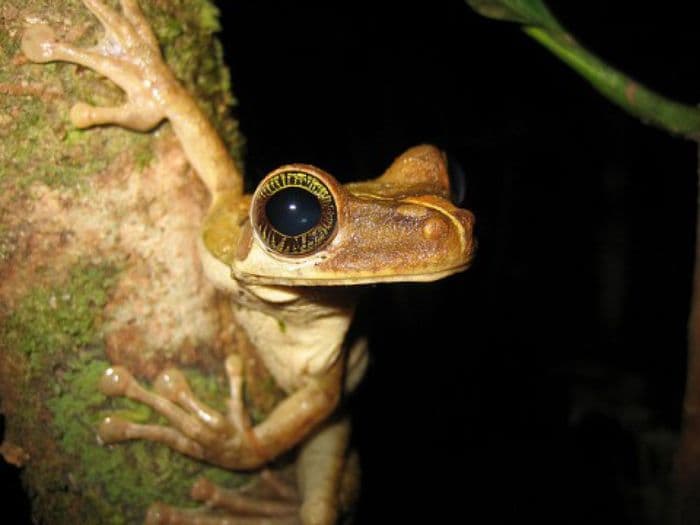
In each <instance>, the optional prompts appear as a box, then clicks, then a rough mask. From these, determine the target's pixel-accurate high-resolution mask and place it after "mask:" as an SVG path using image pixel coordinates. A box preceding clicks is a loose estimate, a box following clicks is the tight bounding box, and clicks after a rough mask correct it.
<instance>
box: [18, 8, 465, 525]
mask: <svg viewBox="0 0 700 525" xmlns="http://www.w3.org/2000/svg"><path fill="white" fill-rule="evenodd" d="M83 2H84V4H85V6H86V7H87V8H88V9H89V10H90V11H91V12H92V13H94V15H95V16H96V17H97V18H98V20H99V21H100V23H101V24H102V26H103V27H104V31H105V32H104V36H103V37H102V38H101V40H100V41H99V42H98V44H97V45H96V46H94V47H93V48H90V49H83V48H79V47H75V46H73V45H70V44H68V43H64V42H61V41H59V40H58V39H57V38H56V36H55V34H54V32H53V30H52V29H51V28H50V27H49V26H47V25H44V24H35V25H32V26H30V27H29V28H28V29H27V30H26V32H25V33H24V35H23V38H22V50H23V52H24V54H25V55H26V56H27V57H28V58H29V59H30V60H31V61H34V62H39V63H45V62H51V61H65V62H72V63H76V64H80V65H82V66H85V67H88V68H91V69H93V70H95V71H97V72H99V73H101V74H102V75H104V76H105V77H107V78H109V79H111V80H112V81H114V82H115V83H116V84H117V85H118V86H120V87H121V88H122V89H123V90H124V92H125V93H126V95H127V102H126V103H125V104H124V105H122V106H120V107H93V106H89V105H87V104H85V103H81V102H79V103H77V104H76V105H75V106H74V107H73V108H72V109H71V112H70V118H71V120H72V122H73V123H74V124H75V125H76V126H77V127H79V128H88V127H91V126H95V125H104V124H116V125H119V126H123V127H125V128H130V129H135V130H143V131H146V130H149V129H152V128H153V127H155V126H156V125H158V124H159V123H160V122H162V121H163V120H168V121H169V122H170V124H171V126H172V129H173V131H174V133H175V135H176V136H177V138H178V140H179V142H180V144H181V146H182V148H183V150H184V152H185V155H186V158H187V160H188V162H189V163H190V164H191V166H192V168H193V169H194V170H195V171H196V173H197V175H198V176H199V178H200V179H201V181H202V182H203V184H204V186H205V187H206V189H207V190H208V192H209V195H210V197H211V199H210V205H209V210H208V214H207V218H206V220H205V221H204V224H203V225H202V235H201V240H200V242H199V254H200V260H201V264H202V266H203V268H204V271H205V274H206V275H207V277H208V278H209V279H210V280H211V281H212V282H213V283H214V284H215V285H216V286H217V287H219V288H220V289H222V290H224V291H226V292H227V293H228V294H230V297H231V299H232V303H233V309H234V316H235V319H236V321H237V322H238V323H239V325H240V326H241V327H242V329H243V330H245V332H246V334H247V336H248V337H249V339H250V340H251V342H252V343H253V345H254V346H255V348H256V351H257V353H258V354H259V357H260V359H261V361H262V362H263V364H264V365H265V366H266V367H267V368H268V369H269V371H270V373H271V374H272V376H273V377H274V379H275V380H276V382H277V383H278V384H279V386H280V387H281V388H282V389H283V390H284V392H285V395H286V397H285V398H284V399H283V400H282V401H280V402H279V404H278V405H277V406H276V407H275V408H274V409H273V411H272V412H271V413H270V414H269V415H268V416H267V417H266V418H265V419H264V420H263V421H261V422H259V423H257V424H253V423H252V420H251V417H250V415H249V414H248V411H247V409H246V406H245V403H244V399H243V377H244V376H243V366H244V365H243V362H242V360H241V358H240V356H238V355H236V354H233V355H230V356H229V357H228V358H227V359H226V362H225V370H226V373H227V376H228V380H229V384H230V398H229V400H228V406H227V411H226V413H224V414H222V413H219V412H217V411H216V410H214V409H212V408H210V407H208V406H206V405H205V404H203V403H202V402H200V401H199V400H198V399H197V398H196V396H195V395H194V394H193V393H192V391H191V390H190V388H189V386H188V384H187V381H186V379H185V378H184V376H183V374H182V373H181V372H179V371H178V370H177V369H168V370H165V371H163V372H162V373H161V374H160V375H159V376H158V377H157V378H156V380H155V381H154V385H153V388H152V389H147V388H145V387H144V386H142V385H141V384H140V383H139V382H138V381H137V380H136V379H135V378H134V377H133V376H132V375H131V374H130V373H129V371H128V370H127V369H126V368H125V367H122V366H112V367H111V368H109V369H108V370H107V371H106V372H105V374H104V377H103V379H102V382H101V386H100V388H101V389H102V390H103V391H104V392H105V393H107V394H108V395H111V396H126V397H129V398H131V399H134V400H137V401H139V402H142V403H145V404H146V405H149V406H150V407H152V408H153V409H154V410H155V411H156V412H158V413H160V414H162V415H164V416H165V417H166V418H167V419H168V421H169V423H170V424H169V425H146V424H137V423H133V422H129V421H126V420H123V419H120V418H119V417H117V416H109V417H107V418H106V419H105V420H104V421H103V422H102V424H101V425H100V427H99V429H98V435H99V438H100V440H101V442H102V443H105V444H111V443H116V442H120V441H124V440H133V439H146V440H151V441H156V442H159V443H163V444H165V445H166V446H168V447H171V448H172V449H174V450H176V451H179V452H181V453H183V454H187V455H189V456H192V457H194V458H197V459H200V460H203V461H206V462H210V463H212V464H215V465H218V466H221V467H224V468H229V469H240V470H259V469H261V468H263V467H264V466H265V465H266V464H268V463H269V462H270V461H272V460H274V459H275V458H277V457H279V456H280V455H282V454H284V453H285V452H287V451H289V450H291V449H293V448H297V449H298V456H297V462H296V472H297V483H296V485H297V487H296V488H295V490H296V492H294V491H292V490H291V489H290V488H289V487H286V486H284V485H282V484H280V483H278V482H277V481H275V480H274V478H273V477H272V476H268V475H267V473H265V474H263V478H267V479H268V483H269V485H270V487H272V488H273V489H274V490H273V492H275V493H276V495H277V496H278V497H277V498H276V499H277V501H272V500H266V501H263V500H255V501H253V500H252V499H251V498H250V497H246V496H245V495H244V494H241V493H240V492H232V491H226V490H225V489H223V488H221V487H218V486H216V485H214V484H213V483H210V482H208V481H206V480H200V481H198V482H197V483H196V484H195V487H194V489H193V496H194V497H195V498H196V499H198V500H200V501H203V502H204V503H206V507H207V509H206V510H194V511H193V510H191V509H190V510H183V509H177V508H173V507H169V506H165V505H154V506H153V507H152V508H151V509H150V510H149V512H148V516H147V518H146V520H147V522H149V523H192V524H195V523H219V524H222V525H223V524H226V523H234V522H235V523H238V521H235V520H234V518H231V516H230V515H234V516H235V515H244V516H248V517H247V518H245V519H248V520H251V521H245V523H280V524H281V523H301V524H303V525H312V524H313V525H331V524H333V523H335V522H336V520H337V517H338V512H339V511H338V506H339V501H340V500H341V499H343V498H346V497H347V493H348V492H349V491H350V492H351V490H350V488H349V487H351V486H353V485H355V483H354V478H355V477H356V476H357V468H356V463H355V462H353V461H351V460H348V458H349V457H351V456H349V453H348V440H349V435H350V425H349V421H348V418H347V417H345V416H343V415H342V414H337V413H336V411H337V410H336V409H337V408H338V405H339V401H340V400H341V397H342V396H343V395H345V394H347V393H349V392H351V391H352V390H353V389H354V388H355V386H356V385H357V384H358V382H359V381H360V379H361V377H362V375H363V372H364V370H365V367H366V364H367V353H366V344H365V343H364V341H363V340H360V341H356V342H351V341H346V335H347V332H348V328H349V326H350V323H351V320H352V318H353V312H354V308H355V302H356V298H357V293H356V291H357V289H358V288H361V286H360V285H366V284H369V283H383V282H396V281H432V280H435V279H439V278H442V277H445V276H448V275H451V274H453V273H455V272H459V271H461V270H464V269H465V268H467V266H468V265H469V263H470V261H471V259H472V256H473V253H474V248H475V241H474V239H473V223H474V218H473V215H472V214H471V213H470V212H469V211H466V210H463V209H460V208H458V207H457V206H455V205H454V204H453V203H451V201H450V198H449V195H450V185H449V177H448V174H447V169H446V161H445V159H444V156H443V154H442V153H441V152H440V151H439V150H438V149H436V148H435V147H433V146H429V145H420V146H416V147H413V148H411V149H409V150H408V151H406V152H405V153H403V154H402V155H400V156H399V157H398V158H397V159H396V160H395V161H394V162H393V164H392V165H391V166H390V167H389V168H388V169H387V170H386V171H385V172H384V173H383V174H382V175H381V176H379V177H378V178H375V179H373V180H368V181H365V182H356V183H351V184H346V185H341V184H340V183H339V182H338V181H337V180H336V179H335V178H333V176H331V175H330V174H328V173H326V172H325V171H323V170H322V169H319V168H317V167H315V166H310V165H307V164H290V165H285V166H282V167H280V168H277V169H276V170H274V171H272V172H271V173H270V174H268V175H267V176H266V177H264V179H263V180H262V181H261V182H260V184H259V185H258V187H257V189H256V190H255V192H254V193H253V194H252V195H247V194H244V191H243V177H242V174H241V173H240V172H239V170H238V169H237V167H236V165H235V164H234V162H233V160H232V159H231V158H230V157H229V155H228V153H227V151H226V148H225V146H224V144H223V142H222V141H221V139H220V138H219V137H218V135H217V134H216V132H215V130H214V128H213V127H212V125H211V124H210V123H209V122H208V120H207V118H206V117H205V116H204V114H203V113H202V111H201V110H200V109H199V108H198V106H197V104H196V102H195V101H194V99H193V98H192V96H191V95H190V94H189V93H188V92H187V91H186V90H185V89H184V88H183V87H182V86H181V85H180V84H179V82H178V81H177V79H176V78H175V77H174V75H173V73H172V72H171V71H170V69H169V68H168V66H167V65H166V64H165V63H164V61H163V58H162V56H161V52H160V49H159V46H158V41H157V39H156V37H155V35H154V33H153V31H152V30H151V27H150V25H149V23H148V21H147V19H146V18H145V17H144V15H143V14H142V12H141V10H140V8H139V6H138V4H137V1H136V0H120V4H121V10H120V11H118V10H115V9H113V8H111V7H109V6H108V5H106V4H104V3H103V2H102V1H101V0H83ZM288 489H289V490H288ZM212 508H217V510H216V512H218V513H219V514H218V517H215V516H213V515H211V516H208V514H207V513H208V512H211V511H212ZM223 511H226V512H227V513H229V514H230V515H226V516H222V515H221V514H222V512H223ZM251 514H252V515H253V516H257V517H250V516H251ZM256 520H257V521H256Z"/></svg>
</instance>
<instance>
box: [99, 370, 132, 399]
mask: <svg viewBox="0 0 700 525" xmlns="http://www.w3.org/2000/svg"><path fill="white" fill-rule="evenodd" d="M134 382H135V379H134V376H133V375H131V372H129V371H128V370H127V369H126V368H124V367H123V366H111V367H109V368H108V369H107V370H105V373H104V374H103V375H102V379H101V380H100V390H101V391H102V393H103V394H105V395H108V396H123V395H125V394H126V393H127V391H128V389H129V387H130V386H131V385H132V384H133V383H134Z"/></svg>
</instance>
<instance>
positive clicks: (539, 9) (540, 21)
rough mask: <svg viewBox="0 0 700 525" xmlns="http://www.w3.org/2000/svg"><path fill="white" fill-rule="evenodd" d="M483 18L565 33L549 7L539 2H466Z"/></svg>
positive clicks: (487, 0) (533, 0)
mask: <svg viewBox="0 0 700 525" xmlns="http://www.w3.org/2000/svg"><path fill="white" fill-rule="evenodd" d="M466 1H467V4H469V6H470V7H471V8H472V9H473V10H474V11H476V12H477V13H479V14H480V15H482V16H485V17H487V18H494V19H496V20H506V21H509V22H518V23H520V24H524V25H532V26H538V27H543V28H545V29H549V30H552V31H563V28H562V27H561V26H560V25H559V23H558V22H557V20H556V18H554V16H552V13H550V12H549V9H547V6H546V5H545V4H544V3H543V2H540V1H539V0H466Z"/></svg>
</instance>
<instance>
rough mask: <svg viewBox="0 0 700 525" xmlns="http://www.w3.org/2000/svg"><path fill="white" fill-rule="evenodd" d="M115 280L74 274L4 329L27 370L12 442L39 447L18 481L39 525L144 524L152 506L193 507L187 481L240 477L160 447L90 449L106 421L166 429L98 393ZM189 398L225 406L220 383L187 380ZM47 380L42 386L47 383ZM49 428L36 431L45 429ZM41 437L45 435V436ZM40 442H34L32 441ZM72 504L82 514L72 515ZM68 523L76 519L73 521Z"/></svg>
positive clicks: (38, 294) (93, 269)
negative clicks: (23, 439)
mask: <svg viewBox="0 0 700 525" xmlns="http://www.w3.org/2000/svg"><path fill="white" fill-rule="evenodd" d="M116 275H117V268H116V267H115V266H113V265H109V264H106V265H94V264H78V265H76V266H75V267H74V268H73V269H72V270H71V271H70V272H69V274H68V276H67V277H66V278H65V279H64V280H63V282H61V283H59V284H58V285H56V286H52V287H42V286H37V287H35V288H33V289H31V290H30V291H29V292H28V293H27V294H26V295H25V297H24V299H22V300H21V301H20V303H19V304H18V305H17V307H16V308H15V309H14V310H13V312H12V313H11V314H10V315H9V317H8V318H7V319H6V322H4V323H3V325H2V328H1V329H0V342H2V346H3V347H4V348H7V349H8V351H10V352H15V353H17V357H18V358H20V359H23V360H25V362H26V363H27V377H26V378H25V387H24V388H25V394H23V395H22V399H23V401H22V406H20V407H17V412H18V413H20V414H22V421H20V422H16V421H14V423H17V426H18V427H21V428H20V429H19V432H20V433H21V434H22V435H25V436H33V437H32V438H30V439H29V440H30V441H35V442H41V440H47V441H46V443H47V444H46V447H43V448H45V449H46V450H47V451H48V450H50V449H51V447H57V450H56V451H54V452H53V453H49V452H42V453H45V454H47V455H46V456H45V457H41V458H35V459H36V461H33V462H32V465H31V468H29V469H28V470H27V472H26V475H27V476H28V478H29V480H30V482H29V485H30V486H32V487H34V488H35V490H36V493H35V494H33V497H34V499H35V500H36V503H35V505H34V507H35V509H38V512H39V514H40V516H39V518H38V521H39V522H46V523H55V522H56V517H57V516H63V515H66V513H69V514H67V515H71V516H73V514H70V513H74V512H75V511H74V510H73V509H75V508H79V509H80V516H79V518H80V519H79V522H80V523H86V524H92V523H95V524H98V523H99V524H103V523H106V524H114V525H120V524H126V523H137V522H140V521H141V520H142V519H143V515H144V513H145V511H146V509H147V507H148V506H149V505H150V504H152V503H153V502H155V501H162V502H166V503H170V504H173V505H178V506H192V505H194V503H193V502H192V501H191V500H190V499H189V496H188V494H189V490H190V488H191V485H192V483H193V481H194V479H195V478H196V477H198V476H202V475H203V476H207V477H209V478H210V479H212V480H214V481H215V482H218V483H222V484H225V485H228V486H237V485H240V483H242V482H243V481H244V480H245V479H247V478H245V477H244V476H241V475H238V474H235V473H232V472H229V471H226V470H222V469H218V468H215V467H211V466H208V465H204V464H202V463H200V462H197V461H194V460H192V459H189V458H187V457H185V456H183V455H181V454H179V453H176V452H173V451H171V450H170V449H168V448H167V447H166V446H164V445H159V444H155V443H149V442H146V441H133V442H128V443H123V444H118V445H114V446H111V447H105V446H101V445H99V444H98V443H97V441H96V428H97V426H98V425H99V423H100V421H101V420H102V419H103V418H104V417H105V416H106V415H108V414H114V413H118V414H120V415H123V416H124V417H127V418H129V419H131V420H133V421H137V422H157V423H161V424H163V423H165V422H164V421H163V419H162V418H160V417H156V415H155V414H153V413H152V412H151V410H150V409H149V408H148V407H146V406H144V405H141V404H139V403H135V402H133V401H130V400H127V399H124V398H107V397H106V396H105V395H103V394H102V393H101V392H100V390H99V387H98V384H99V380H100V378H101V376H102V374H103V373H104V371H105V370H106V369H107V368H108V367H109V363H108V362H107V361H106V360H105V359H104V348H103V341H102V335H101V312H102V309H103V307H104V306H105V304H106V302H107V300H108V298H109V293H110V289H111V287H112V286H113V283H114V279H115V277H116ZM186 375H187V378H188V380H189V381H190V384H191V386H192V389H193V391H194V392H195V394H196V395H197V396H199V397H200V399H202V400H203V401H205V402H206V403H208V404H210V405H211V406H213V407H215V408H217V409H219V410H221V409H223V407H224V401H225V398H226V395H227V394H226V384H225V381H224V380H223V378H222V377H218V376H209V375H205V374H203V373H201V372H199V371H194V370H192V371H187V372H186ZM47 379H48V380H47ZM45 411H48V413H49V414H50V416H51V417H50V423H49V425H48V427H44V426H43V425H37V424H36V422H37V421H42V420H45V419H46V418H45V417H44V416H42V413H43V412H45ZM47 430H48V431H49V433H48V434H47ZM37 433H39V435H37ZM76 500H80V505H77V506H76V505H75V502H76ZM73 517H74V518H75V516H73Z"/></svg>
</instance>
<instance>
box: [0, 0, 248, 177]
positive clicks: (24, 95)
mask: <svg viewBox="0 0 700 525" xmlns="http://www.w3.org/2000/svg"><path fill="white" fill-rule="evenodd" d="M111 3H112V5H114V6H115V7H116V6H117V2H111ZM140 3H141V5H142V8H143V10H144V12H145V13H146V14H147V16H148V17H149V20H151V22H152V24H153V26H154V29H155V31H156V33H157V35H158V37H159V41H160V43H161V46H162V48H163V52H164V56H165V57H166V60H167V62H168V63H169V65H170V66H171V67H172V69H173V70H174V72H175V74H176V75H177V77H178V78H179V79H180V80H181V81H182V82H183V83H184V84H185V85H186V86H187V88H188V89H189V90H190V91H191V92H192V93H193V94H194V95H195V97H196V98H197V99H198V100H199V101H200V104H201V106H202V108H203V109H204V110H205V112H206V113H207V114H208V115H209V116H210V118H212V120H213V122H214V125H215V127H216V128H217V130H218V131H219V133H220V134H221V135H222V137H223V138H224V141H225V142H226V143H227V144H228V146H229V150H230V152H231V154H232V155H233V156H234V157H235V158H236V159H237V160H238V161H239V162H240V158H241V149H242V145H243V140H242V139H241V137H240V134H239V132H238V127H237V123H236V122H235V121H234V120H233V119H231V118H230V110H231V107H232V106H233V105H234V103H235V100H234V98H233V96H232V95H231V93H230V87H231V86H230V80H229V75H228V71H227V70H226V68H225V67H223V65H222V64H223V57H222V52H221V46H220V44H219V43H218V42H217V41H216V39H215V38H214V32H215V31H218V30H219V24H218V18H217V17H218V12H217V10H216V8H215V7H214V6H213V4H211V3H210V2H209V1H207V0H197V2H196V5H192V2H187V1H185V0H178V1H173V2H167V3H164V2H159V3H157V4H158V5H156V2H147V1H145V0H141V2H140ZM7 4H8V11H7V12H11V13H17V14H18V16H17V17H16V18H9V17H8V18H7V19H3V20H0V63H1V64H2V65H3V67H0V82H2V83H4V84H6V85H7V86H8V87H9V88H11V91H10V93H9V94H5V93H3V92H2V91H0V116H2V115H4V116H5V117H4V118H3V119H0V159H2V162H0V189H2V187H5V188H9V187H12V186H18V187H20V188H22V187H27V186H29V185H30V184H31V183H33V182H37V181H38V182H42V183H44V184H47V185H49V186H52V187H71V188H80V187H81V182H82V181H84V180H85V179H86V178H87V177H89V176H91V175H93V174H94V173H96V172H100V171H102V170H104V169H106V168H108V167H109V166H111V165H112V164H114V163H115V162H117V159H120V161H125V160H128V158H129V157H128V156H127V157H126V158H125V157H124V155H125V154H127V155H131V159H132V160H133V161H134V162H135V163H136V165H137V167H139V168H143V167H144V166H146V165H147V164H148V163H149V162H150V160H151V159H152V150H153V145H152V140H153V135H152V134H148V133H138V132H133V131H127V130H124V129H121V128H119V127H117V126H105V127H97V128H93V129H91V130H90V132H89V133H81V132H78V131H77V130H76V129H75V127H74V126H73V125H72V124H71V123H70V121H69V119H68V114H69V111H70V107H71V106H72V105H73V104H74V103H76V102H78V101H84V102H87V103H90V104H94V105H97V106H114V105H119V104H121V103H122V102H123V100H124V94H123V93H122V91H121V90H120V89H119V88H118V87H117V86H116V85H115V84H114V83H112V82H111V81H108V80H106V79H104V78H103V77H102V76H100V75H98V74H97V73H95V72H93V71H91V70H89V69H86V68H81V67H78V66H76V65H74V64H66V63H52V64H43V65H42V64H32V63H24V64H23V63H21V61H19V62H18V63H17V64H15V63H14V62H13V61H12V59H13V58H15V57H17V56H20V55H21V52H20V50H19V42H20V39H21V35H22V33H23V30H24V24H25V21H24V16H19V14H22V13H25V14H27V13H31V14H32V15H33V16H40V17H44V18H45V19H46V20H47V22H49V23H50V24H52V25H54V26H56V27H57V28H60V26H61V21H62V20H63V19H64V18H65V19H69V20H71V21H72V24H73V26H74V27H77V26H79V25H81V24H85V25H86V27H90V30H89V31H86V32H85V34H84V35H82V36H81V38H80V39H79V41H78V42H76V44H77V45H81V46H86V47H87V46H90V45H91V44H93V43H94V42H95V40H96V38H98V36H99V35H101V34H102V28H101V27H100V26H99V24H98V23H97V21H96V19H95V17H94V16H93V15H92V14H91V13H90V12H89V11H88V10H87V8H85V6H84V5H83V4H82V2H80V1H79V0H64V1H63V2H62V4H61V16H60V17H57V16H56V15H55V13H53V11H51V10H47V4H46V3H45V2H42V1H39V0H28V1H20V0H8V2H7ZM27 86H28V87H27ZM5 89H7V88H5ZM95 152H99V154H95Z"/></svg>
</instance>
